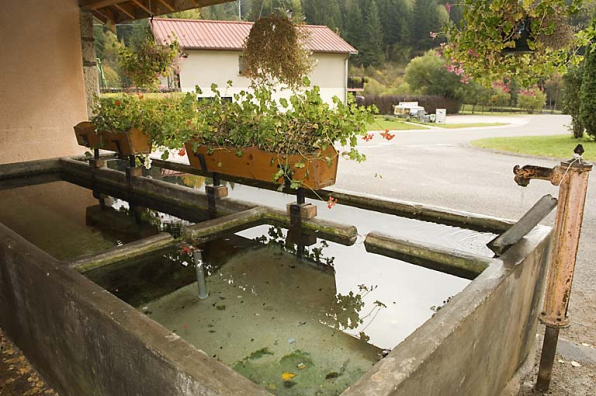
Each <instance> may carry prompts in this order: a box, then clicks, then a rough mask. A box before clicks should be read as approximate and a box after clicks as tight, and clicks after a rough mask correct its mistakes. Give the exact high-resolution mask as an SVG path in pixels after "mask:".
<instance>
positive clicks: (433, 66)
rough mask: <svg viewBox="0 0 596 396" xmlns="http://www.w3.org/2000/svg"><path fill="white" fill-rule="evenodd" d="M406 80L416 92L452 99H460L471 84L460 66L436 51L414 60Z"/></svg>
mask: <svg viewBox="0 0 596 396" xmlns="http://www.w3.org/2000/svg"><path fill="white" fill-rule="evenodd" d="M404 79H405V81H406V82H407V83H408V85H409V86H410V88H412V89H413V90H414V91H416V92H420V93H422V94H426V95H440V96H444V97H447V98H452V99H459V98H460V94H461V92H460V91H461V89H462V88H463V87H464V86H465V85H467V84H468V83H469V77H468V76H467V75H466V74H465V72H464V70H463V68H462V67H461V66H460V65H459V64H457V63H452V62H448V61H447V60H446V59H445V58H443V57H442V56H441V55H440V53H438V52H437V51H434V50H431V51H428V52H427V53H426V54H424V56H420V57H417V58H414V59H412V61H411V62H410V64H409V65H408V67H407V68H406V73H405V75H404Z"/></svg>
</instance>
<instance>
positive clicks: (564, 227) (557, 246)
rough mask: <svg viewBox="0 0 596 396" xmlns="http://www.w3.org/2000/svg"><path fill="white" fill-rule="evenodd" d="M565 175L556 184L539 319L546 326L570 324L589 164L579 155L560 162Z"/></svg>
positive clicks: (558, 326) (557, 326) (565, 325)
mask: <svg viewBox="0 0 596 396" xmlns="http://www.w3.org/2000/svg"><path fill="white" fill-rule="evenodd" d="M560 168H561V170H563V171H564V176H563V178H562V180H561V184H560V186H559V206H558V209H557V216H556V218H555V230H554V237H553V242H552V245H551V264H550V270H549V273H548V280H547V286H546V295H545V298H544V309H543V311H542V313H541V315H540V320H541V322H542V323H544V324H545V325H547V326H550V327H556V328H562V327H567V326H569V317H568V316H567V308H568V307H569V296H570V294H571V285H572V283H573V273H574V271H575V260H576V257H577V249H578V245H579V237H580V235H581V226H582V220H583V217H584V205H585V202H586V193H587V190H588V178H589V175H590V173H589V172H590V171H591V170H592V164H589V163H586V162H584V161H583V160H581V159H574V160H570V161H566V162H563V163H561V167H560Z"/></svg>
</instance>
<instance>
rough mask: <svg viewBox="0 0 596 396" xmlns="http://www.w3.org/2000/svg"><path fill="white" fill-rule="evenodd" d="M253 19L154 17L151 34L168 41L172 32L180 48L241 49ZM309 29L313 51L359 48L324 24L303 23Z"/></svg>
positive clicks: (309, 43)
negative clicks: (208, 19)
mask: <svg viewBox="0 0 596 396" xmlns="http://www.w3.org/2000/svg"><path fill="white" fill-rule="evenodd" d="M251 27H252V22H238V21H207V20H202V19H171V18H155V19H153V34H154V35H155V38H156V39H157V40H158V41H163V42H167V41H168V36H171V35H172V33H173V34H174V35H175V36H176V37H177V38H178V42H179V43H180V46H181V47H182V48H183V49H204V50H231V51H238V50H241V49H242V47H243V45H244V40H245V39H246V37H248V33H249V32H250V28H251ZM305 27H306V29H308V31H309V32H310V35H309V37H308V41H307V43H306V45H307V47H308V49H310V50H311V51H312V52H327V53H339V54H344V53H345V54H355V53H357V52H358V51H356V49H355V48H354V47H352V46H351V45H350V44H348V43H347V42H345V41H344V39H342V38H341V37H339V35H337V34H336V33H334V32H333V31H332V30H331V29H329V28H328V27H327V26H314V25H305Z"/></svg>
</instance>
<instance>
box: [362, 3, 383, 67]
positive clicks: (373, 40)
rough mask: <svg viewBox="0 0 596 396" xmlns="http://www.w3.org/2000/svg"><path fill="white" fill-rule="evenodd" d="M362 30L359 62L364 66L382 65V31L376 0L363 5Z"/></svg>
mask: <svg viewBox="0 0 596 396" xmlns="http://www.w3.org/2000/svg"><path fill="white" fill-rule="evenodd" d="M363 11H364V18H363V19H364V29H363V34H362V44H361V48H360V60H361V62H362V64H363V65H364V66H378V65H380V64H381V63H383V60H384V56H383V30H382V28H381V20H380V19H379V9H378V8H377V2H376V0H367V1H366V2H365V3H364V10H363Z"/></svg>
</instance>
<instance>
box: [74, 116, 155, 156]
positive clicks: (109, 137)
mask: <svg viewBox="0 0 596 396" xmlns="http://www.w3.org/2000/svg"><path fill="white" fill-rule="evenodd" d="M74 131H75V135H76V137H77V142H78V143H79V145H81V146H85V147H89V148H92V149H96V148H98V149H102V150H109V151H115V152H117V153H119V154H120V155H139V154H149V153H151V141H150V140H149V136H147V135H145V134H144V133H143V132H142V131H140V130H138V129H135V128H131V129H130V130H129V131H127V132H113V131H97V132H96V131H95V126H94V125H93V124H92V123H91V122H89V121H84V122H81V123H79V124H77V125H75V127H74Z"/></svg>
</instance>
